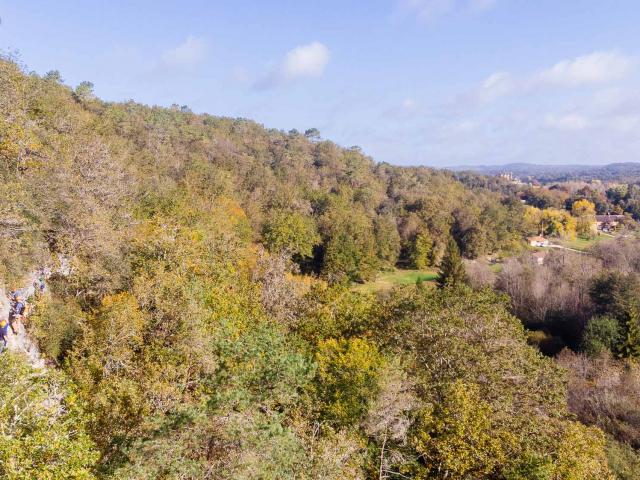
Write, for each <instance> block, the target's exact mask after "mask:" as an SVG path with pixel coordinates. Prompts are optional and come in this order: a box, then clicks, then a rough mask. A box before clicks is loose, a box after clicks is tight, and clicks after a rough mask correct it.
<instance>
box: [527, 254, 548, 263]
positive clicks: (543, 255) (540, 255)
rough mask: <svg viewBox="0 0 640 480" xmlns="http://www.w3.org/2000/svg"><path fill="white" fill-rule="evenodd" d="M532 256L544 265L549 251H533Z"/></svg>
mask: <svg viewBox="0 0 640 480" xmlns="http://www.w3.org/2000/svg"><path fill="white" fill-rule="evenodd" d="M531 256H532V257H533V260H534V261H535V262H536V264H537V265H544V259H545V257H546V256H547V252H533V253H532V254H531Z"/></svg>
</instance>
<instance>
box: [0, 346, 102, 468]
mask: <svg viewBox="0 0 640 480" xmlns="http://www.w3.org/2000/svg"><path fill="white" fill-rule="evenodd" d="M86 421H87V418H86V416H85V415H84V413H83V412H82V410H81V409H80V406H79V405H78V403H77V399H76V396H75V394H74V392H73V390H72V389H71V388H70V385H69V382H68V381H67V380H66V379H65V378H64V376H63V375H62V374H60V373H58V372H47V371H35V370H33V369H32V368H31V367H29V365H28V364H27V363H26V360H25V359H24V358H23V357H22V356H20V355H17V354H14V353H11V352H5V353H4V354H3V355H2V368H1V369H0V431H1V432H2V435H0V456H1V457H2V462H0V476H1V477H2V478H6V479H8V480H29V479H34V478H43V479H45V478H46V479H51V480H65V479H76V480H90V479H92V478H94V476H93V474H92V470H93V467H94V466H95V463H96V461H97V460H98V452H97V451H96V449H95V447H94V444H93V442H92V441H91V439H90V437H89V435H88V434H87V432H86V430H85V425H86Z"/></svg>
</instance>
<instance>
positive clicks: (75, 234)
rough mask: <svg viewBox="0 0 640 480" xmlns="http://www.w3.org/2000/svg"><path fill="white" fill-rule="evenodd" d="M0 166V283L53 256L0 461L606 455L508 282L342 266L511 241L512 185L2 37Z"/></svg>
mask: <svg viewBox="0 0 640 480" xmlns="http://www.w3.org/2000/svg"><path fill="white" fill-rule="evenodd" d="M0 175H2V183H1V185H0V188H1V189H2V192H1V195H0V198H1V199H2V200H1V203H0V224H1V226H2V229H1V230H0V238H1V242H0V277H1V278H2V279H3V281H4V283H5V286H6V287H8V288H12V287H19V286H21V282H23V281H24V278H26V277H27V275H28V274H29V273H30V272H31V271H33V270H34V269H35V268H37V267H40V266H44V265H47V266H49V267H51V269H52V271H54V272H55V273H54V274H53V275H52V276H51V278H50V279H49V282H48V287H49V288H48V291H47V292H46V294H44V295H41V296H39V298H38V300H37V303H36V304H35V308H34V311H33V313H32V314H31V315H30V317H29V319H28V329H29V331H30V333H31V335H32V336H33V337H34V338H35V339H37V340H38V342H39V344H40V347H41V350H42V351H43V352H44V354H45V355H46V358H47V359H48V361H49V364H50V367H49V368H48V369H47V370H46V371H44V372H39V371H34V370H33V369H31V368H30V367H29V365H28V364H27V363H26V360H25V359H24V358H23V357H22V356H21V355H19V354H15V353H12V352H9V353H5V354H3V355H2V357H0V361H1V362H2V365H3V368H2V370H1V371H0V372H1V373H0V376H1V379H2V382H1V384H2V387H0V401H1V405H2V407H0V408H2V415H1V416H0V432H1V433H0V453H2V457H3V461H2V462H1V463H0V476H2V478H10V479H28V478H46V479H68V478H76V479H91V478H99V479H194V480H195V479H225V478H228V479H345V478H346V479H383V478H386V479H401V478H416V479H480V478H494V479H505V480H515V479H531V480H533V479H550V480H555V479H558V480H559V479H575V480H581V479H585V480H586V479H593V480H596V479H597V480H600V479H607V478H613V473H612V469H611V468H610V467H609V465H608V462H607V447H606V443H607V437H605V434H604V433H603V431H602V430H600V429H599V427H600V426H601V425H599V424H597V422H593V421H589V420H588V419H586V420H585V419H582V418H581V420H584V421H585V424H583V423H580V422H579V421H578V418H576V416H575V415H573V414H572V413H570V411H569V406H570V405H569V403H568V400H569V396H568V390H567V382H568V380H569V378H568V376H567V373H566V370H565V369H564V368H562V367H560V366H559V364H558V363H557V362H556V361H555V360H553V359H551V358H549V357H545V356H543V355H542V354H541V353H539V351H538V349H537V348H535V347H532V346H529V345H528V343H527V335H526V332H525V329H524V327H523V326H522V322H521V321H520V320H519V319H518V318H516V317H514V316H513V315H512V314H511V311H512V310H513V305H512V303H510V301H509V298H508V297H507V296H506V295H503V294H499V293H495V292H494V291H493V290H492V289H491V288H484V289H482V288H481V289H478V290H477V291H474V290H472V289H471V288H469V287H467V286H466V285H464V284H462V283H461V282H449V281H445V279H443V281H442V282H441V288H432V287H430V286H426V285H417V286H408V287H406V288H400V289H396V290H394V291H392V292H389V293H388V294H386V295H383V296H375V295H373V294H363V293H356V292H354V291H353V290H351V289H350V288H349V287H350V284H351V282H354V281H355V282H360V281H365V280H367V279H370V278H372V277H373V276H374V275H375V273H376V272H377V271H378V270H380V269H383V268H387V267H391V266H394V265H396V264H400V265H407V266H409V265H410V266H415V267H418V268H422V267H424V266H428V265H430V266H442V265H444V267H442V268H449V267H446V266H447V265H450V271H451V272H455V271H456V269H459V268H460V265H461V264H460V262H459V260H456V258H457V257H456V254H457V250H458V249H459V250H460V251H461V254H462V256H464V257H466V258H469V259H472V258H476V257H478V256H481V255H486V254H489V253H497V252H503V253H504V252H516V251H518V250H520V249H521V248H522V247H523V245H524V242H523V235H525V234H526V232H527V227H526V226H524V225H523V222H524V207H523V206H522V204H521V203H520V201H519V200H517V199H516V198H515V197H510V196H508V195H500V194H498V193H494V192H491V191H489V190H488V189H485V188H483V187H482V186H480V185H479V186H477V187H474V188H470V187H469V186H465V185H464V184H463V183H461V182H459V181H458V180H456V178H454V176H453V175H452V174H450V173H447V172H442V171H437V170H432V169H428V168H403V167H394V166H391V165H387V164H376V163H375V162H374V161H373V160H372V159H370V158H368V157H367V156H365V155H364V154H363V153H362V152H361V151H360V150H359V149H357V148H350V149H344V148H341V147H339V146H337V145H335V144H333V143H331V142H330V141H326V140H321V139H320V138H318V134H317V132H316V131H314V130H309V131H308V132H307V133H306V134H300V133H298V132H295V131H291V132H288V133H284V132H281V131H277V130H267V129H265V128H263V127H262V126H260V125H258V124H256V123H254V122H251V121H249V120H242V119H229V118H219V117H213V116H209V115H196V114H193V113H191V112H190V111H189V110H188V109H187V108H186V107H182V108H180V107H175V108H171V109H164V108H158V107H146V106H142V105H139V104H136V103H133V102H128V103H107V102H103V101H101V100H99V99H97V98H95V97H94V95H93V93H92V91H91V85H90V84H89V83H83V84H81V85H80V86H79V87H77V88H76V89H71V88H69V87H67V86H65V85H64V84H63V82H62V80H61V78H60V75H59V74H58V73H57V72H50V73H49V74H47V75H45V76H44V77H40V76H38V75H35V74H28V73H25V71H24V70H23V69H22V68H20V66H19V65H17V64H16V63H14V62H12V61H8V60H5V61H2V62H0ZM443 256H445V261H444V262H441V260H442V258H443ZM452 275H453V273H452ZM570 360H571V359H569V360H566V363H569V361H570ZM570 379H571V380H572V381H573V382H577V381H578V380H577V379H576V378H573V377H572V378H570ZM52 398H53V399H54V401H52ZM574 400H575V399H574ZM587 423H588V424H596V425H597V426H595V425H594V426H586V424H587ZM614 446H615V448H618V449H621V450H624V448H625V446H624V445H622V444H616V443H614ZM624 452H625V455H628V456H629V457H630V458H631V457H633V452H631V453H629V452H627V451H626V450H624ZM610 457H611V456H610ZM621 457H622V454H620V455H618V457H616V458H618V461H620V462H622V460H620V458H621ZM8 458H10V459H11V460H10V461H9V460H6V459H8ZM610 463H611V460H610V461H609V464H610ZM628 463H629V462H627V464H628ZM625 465H626V464H625ZM612 468H613V467H612ZM625 468H626V467H625ZM616 471H621V469H620V468H618V469H617V470H616ZM620 478H622V477H620ZM624 478H637V477H631V476H629V477H624Z"/></svg>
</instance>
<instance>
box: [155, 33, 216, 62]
mask: <svg viewBox="0 0 640 480" xmlns="http://www.w3.org/2000/svg"><path fill="white" fill-rule="evenodd" d="M206 53H207V44H206V42H205V40H204V39H202V38H198V37H194V36H193V35H189V36H188V37H187V38H186V40H185V41H184V42H182V43H181V44H180V45H178V46H176V47H174V48H170V49H168V50H165V51H164V52H163V53H162V56H161V57H160V67H164V68H169V69H176V70H179V69H185V68H191V67H193V66H195V65H197V64H198V63H200V62H201V61H202V60H204V58H205V55H206Z"/></svg>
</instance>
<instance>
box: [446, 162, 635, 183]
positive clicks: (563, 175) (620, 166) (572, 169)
mask: <svg viewBox="0 0 640 480" xmlns="http://www.w3.org/2000/svg"><path fill="white" fill-rule="evenodd" d="M449 169H450V170H454V171H471V172H476V173H480V174H483V175H498V174H501V173H511V174H512V175H514V176H517V177H520V178H522V179H535V180H538V181H541V182H553V181H565V180H594V179H600V180H620V181H625V180H634V179H638V178H640V163H636V162H626V163H611V164H608V165H537V164H532V163H508V164H504V165H464V166H456V167H449Z"/></svg>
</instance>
